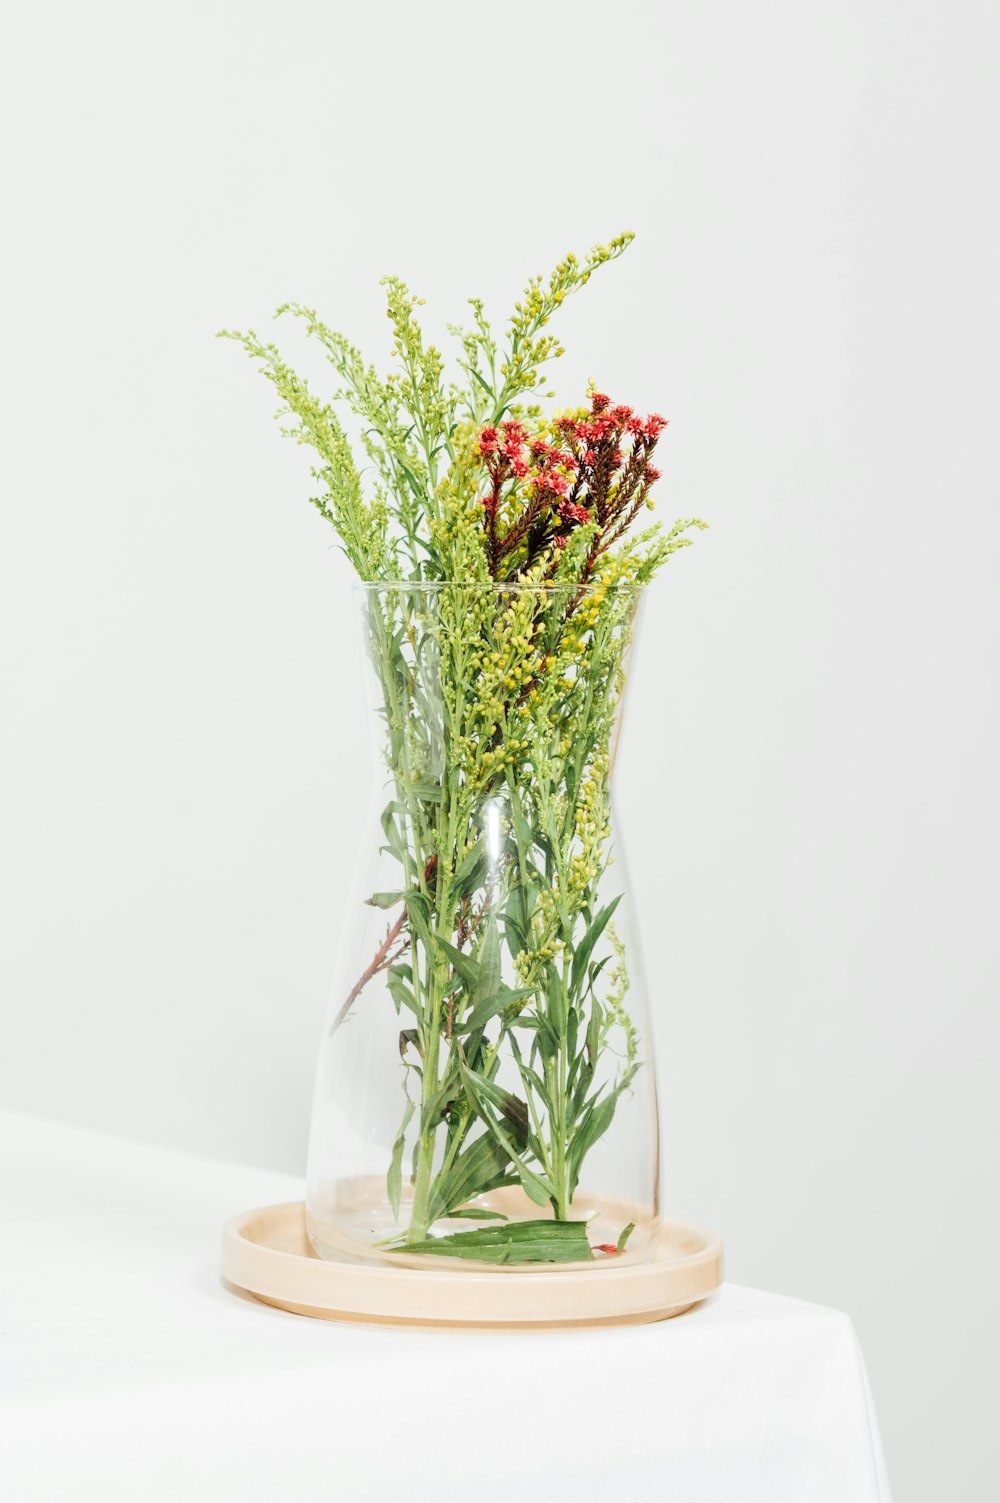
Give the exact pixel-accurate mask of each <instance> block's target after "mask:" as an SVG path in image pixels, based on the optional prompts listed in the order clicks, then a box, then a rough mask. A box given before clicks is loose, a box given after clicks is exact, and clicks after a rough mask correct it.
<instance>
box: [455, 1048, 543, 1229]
mask: <svg viewBox="0 0 1000 1503" xmlns="http://www.w3.org/2000/svg"><path fill="white" fill-rule="evenodd" d="M458 1067H459V1069H460V1070H461V1072H462V1079H463V1081H464V1082H465V1089H466V1092H467V1094H468V1097H469V1101H470V1102H471V1104H472V1107H473V1110H474V1111H475V1112H476V1113H477V1115H478V1116H480V1117H481V1118H482V1119H483V1121H484V1122H485V1123H486V1126H487V1127H488V1128H489V1130H490V1132H491V1133H493V1135H494V1136H495V1137H496V1138H497V1139H498V1140H499V1142H500V1143H501V1145H502V1146H503V1147H504V1149H505V1150H506V1152H507V1156H508V1157H509V1158H510V1159H511V1161H512V1162H513V1164H514V1168H515V1170H516V1171H517V1177H518V1179H519V1180H520V1181H521V1188H522V1189H523V1190H524V1193H525V1195H527V1196H528V1198H529V1200H533V1201H534V1202H535V1205H537V1206H544V1205H547V1204H548V1203H549V1201H550V1200H551V1198H552V1195H553V1193H554V1192H553V1189H552V1186H551V1185H550V1184H549V1183H548V1181H547V1179H545V1178H544V1177H543V1176H542V1175H539V1174H536V1173H535V1172H534V1170H533V1169H529V1168H528V1166H527V1164H526V1163H525V1162H524V1160H523V1158H522V1157H521V1155H520V1153H519V1152H518V1150H517V1148H516V1147H515V1145H514V1143H513V1142H512V1141H511V1138H510V1135H509V1134H508V1133H507V1132H506V1131H505V1130H504V1128H503V1126H502V1125H501V1124H500V1123H499V1122H498V1121H497V1119H496V1118H495V1117H494V1116H493V1115H492V1113H491V1112H490V1111H489V1110H488V1109H487V1105H486V1103H487V1102H488V1103H489V1104H490V1105H491V1106H495V1107H496V1108H497V1110H498V1111H500V1112H501V1113H503V1112H504V1107H505V1106H506V1104H507V1103H506V1098H507V1097H508V1096H509V1095H510V1092H509V1091H503V1090H501V1088H500V1087H499V1086H497V1085H494V1083H493V1081H492V1080H487V1078H486V1076H485V1075H479V1074H477V1073H476V1071H475V1070H470V1069H469V1067H468V1065H467V1064H466V1063H465V1062H464V1060H459V1062H458ZM525 1110H527V1108H525Z"/></svg>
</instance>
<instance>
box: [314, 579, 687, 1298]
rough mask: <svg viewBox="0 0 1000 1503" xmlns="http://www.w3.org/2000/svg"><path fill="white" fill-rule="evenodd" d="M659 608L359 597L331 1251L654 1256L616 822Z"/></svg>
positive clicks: (499, 589)
mask: <svg viewBox="0 0 1000 1503" xmlns="http://www.w3.org/2000/svg"><path fill="white" fill-rule="evenodd" d="M640 594H641V592H640V591H639V590H637V589H636V588H635V587H633V586H619V587H618V588H617V590H616V591H615V592H614V594H613V596H611V597H610V598H609V592H608V591H603V592H601V593H600V595H598V593H597V592H596V591H594V592H591V591H589V590H587V589H582V590H581V589H578V588H577V589H572V590H561V589H558V588H556V587H554V586H552V585H538V586H518V587H516V588H508V587H503V586H490V585H483V586H472V585H458V584H456V585H450V584H445V585H437V586H429V585H406V584H398V585H386V586H371V587H361V588H359V589H358V591H357V595H358V599H359V604H360V617H361V630H362V636H363V641H364V646H365V651H366V654H367V657H368V660H369V662H370V665H371V669H372V674H371V682H372V684H373V691H374V692H373V702H374V716H373V724H374V728H375V742H376V748H377V774H378V775H377V786H376V789H375V797H374V801H373V807H372V816H371V828H370V834H369V836H368V838H367V843H366V846H365V848H363V850H362V852H361V860H360V862H359V872H358V881H357V886H356V893H355V899H354V900H353V901H352V905H351V906H350V908H349V909H348V912H347V915H346V919H345V934H344V936H343V941H342V945H341V965H340V968H339V974H338V976H337V978H336V983H335V986H334V991H333V997H332V1002H331V1008H330V1013H329V1018H328V1022H327V1027H326V1029H325V1031H324V1037H323V1041H322V1047H321V1051H320V1058H319V1065H318V1070H317V1076H316V1087H315V1096H314V1102H313V1115H312V1127H311V1134H310V1148H309V1170H308V1189H307V1206H306V1209H307V1225H308V1230H309V1236H310V1239H311V1241H312V1244H313V1246H314V1248H315V1249H316V1251H317V1252H318V1253H319V1254H320V1255H321V1256H326V1257H336V1258H339V1259H343V1258H345V1257H346V1258H351V1257H353V1258H361V1259H364V1260H365V1261H371V1260H377V1261H380V1262H394V1263H402V1264H404V1265H406V1266H418V1267H419V1266H432V1265H433V1266H435V1267H438V1268H440V1267H441V1266H442V1264H441V1260H442V1258H444V1257H447V1258H448V1259H449V1266H452V1267H454V1268H456V1269H462V1268H463V1267H470V1268H471V1267H474V1266H475V1264H476V1263H477V1262H478V1263H482V1262H489V1263H491V1264H497V1263H500V1264H506V1265H510V1266H521V1267H524V1268H530V1267H539V1266H541V1267H544V1266H545V1265H547V1264H551V1263H553V1262H557V1263H584V1264H588V1265H592V1266H594V1267H598V1266H600V1264H601V1263H602V1262H606V1261H608V1260H615V1261H619V1260H621V1259H622V1258H628V1259H637V1258H642V1257H643V1256H644V1255H646V1254H647V1253H648V1251H649V1248H650V1246H651V1240H652V1238H653V1236H654V1234H655V1230H656V1222H657V1216H658V1178H659V1169H658V1144H659V1137H658V1124H657V1101H656V1082H655V1076H654V1066H653V1050H652V1039H651V1035H650V1025H649V1016H648V1009H647V1006H646V996H645V990H644V985H643V979H642V970H641V962H640V956H639V947H638V939H637V936H636V933H635V929H634V925H633V923H632V915H631V910H630V903H629V894H628V885H627V880H626V873H625V864H624V860H623V856H622V850H621V845H620V843H619V841H618V838H617V836H616V834H615V832H614V829H613V824H612V811H611V774H612V767H613V762H614V749H615V744H616V741H617V737H618V734H619V729H620V723H621V709H622V701H623V696H624V690H625V684H626V680H627V670H628V665H629V661H630V653H631V649H632V645H633V642H634V637H635V632H636V625H637V615H638V606H639V597H640ZM550 647H555V649H556V650H554V651H550V650H549V649H550ZM452 1260H454V1261H452Z"/></svg>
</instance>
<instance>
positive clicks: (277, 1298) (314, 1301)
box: [222, 1201, 722, 1328]
mask: <svg viewBox="0 0 1000 1503" xmlns="http://www.w3.org/2000/svg"><path fill="white" fill-rule="evenodd" d="M254 1231H256V1233H257V1237H256V1238H255V1237H254V1236H252V1235H249V1234H250V1233H251V1232H254ZM276 1232H277V1233H280V1235H281V1236H282V1237H283V1238H285V1239H286V1240H287V1239H288V1238H289V1237H292V1238H294V1237H295V1236H296V1235H297V1234H298V1233H301V1237H302V1241H303V1244H304V1246H308V1241H307V1236H306V1222H305V1205H304V1203H303V1202H302V1201H285V1202H280V1203H278V1204H275V1205H269V1206H260V1207H257V1208H255V1209H253V1210H249V1211H243V1212H242V1213H241V1214H240V1215H238V1216H234V1217H232V1219H231V1220H230V1221H229V1222H227V1224H226V1226H225V1229H224V1231H223V1236H222V1273H223V1277H224V1279H225V1280H226V1281H227V1282H228V1283H229V1284H231V1285H233V1286H235V1288H236V1289H237V1290H239V1291H243V1292H244V1293H246V1294H249V1295H251V1296H253V1297H254V1298H255V1299H257V1300H260V1301H262V1302H263V1303H265V1304H269V1305H275V1306H277V1307H278V1308H280V1309H284V1310H290V1311H292V1312H293V1313H295V1314H301V1315H310V1316H313V1317H317V1318H321V1319H327V1320H348V1321H362V1322H372V1321H374V1322H378V1323H387V1324H404V1325H436V1326H482V1327H494V1328H496V1327H521V1328H523V1327H536V1328H538V1327H545V1326H551V1327H559V1326H563V1327H565V1326H589V1325H609V1324H611V1325H617V1324H636V1323H643V1322H646V1321H656V1320H664V1319H667V1318H669V1317H670V1316H676V1315H679V1314H682V1313H683V1312H684V1311H685V1310H688V1309H690V1308H691V1306H692V1305H694V1304H697V1303H698V1302H700V1301H701V1300H703V1299H705V1298H706V1297H707V1296H708V1295H709V1294H711V1293H713V1291H714V1290H716V1289H717V1288H718V1287H719V1285H720V1284H721V1283H722V1243H721V1241H720V1239H719V1238H718V1237H717V1236H716V1235H715V1233H714V1232H710V1231H706V1230H705V1229H703V1228H701V1227H699V1226H695V1225H693V1224H692V1223H690V1222H684V1221H677V1220H674V1219H673V1218H667V1217H665V1218H662V1219H661V1222H660V1229H659V1235H658V1242H657V1246H658V1247H660V1248H664V1247H666V1248H670V1249H671V1250H676V1251H679V1252H680V1256H678V1257H674V1258H673V1259H672V1260H671V1261H665V1260H657V1259H656V1258H655V1257H654V1258H651V1259H648V1260H646V1261H644V1262H637V1263H631V1264H623V1265H622V1266H620V1267H615V1265H614V1264H613V1263H612V1262H610V1261H609V1262H608V1263H607V1264H604V1265H602V1266H601V1268H600V1269H594V1268H590V1267H581V1266H580V1265H579V1264H575V1265H574V1264H570V1265H566V1266H560V1265H557V1264H556V1265H551V1266H547V1267H545V1268H532V1269H517V1268H510V1267H506V1268H497V1267H491V1266H490V1265H489V1264H476V1265H474V1266H469V1265H468V1264H466V1265H464V1266H463V1267H461V1268H460V1269H454V1268H444V1267H442V1268H386V1267H385V1266H383V1265H379V1264H367V1263H348V1262H346V1261H345V1262H338V1261H336V1260H334V1259H326V1258H320V1257H319V1256H317V1255H316V1254H314V1253H311V1252H306V1253H299V1252H294V1251H289V1250H287V1249H286V1248H282V1247H280V1246H274V1245H271V1244H270V1243H269V1242H268V1240H267V1238H268V1237H269V1236H270V1237H271V1238H272V1241H273V1240H274V1238H275V1235H276ZM683 1244H687V1245H688V1250H685V1247H684V1246H683Z"/></svg>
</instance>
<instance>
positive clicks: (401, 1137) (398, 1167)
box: [386, 1101, 416, 1218]
mask: <svg viewBox="0 0 1000 1503" xmlns="http://www.w3.org/2000/svg"><path fill="white" fill-rule="evenodd" d="M415 1109H416V1106H415V1103H414V1102H412V1101H407V1103H406V1110H405V1111H404V1113H403V1120H402V1122H401V1123H400V1126H399V1132H398V1133H397V1134H396V1141H395V1142H394V1143H393V1145H392V1161H391V1163H390V1165H389V1173H388V1175H387V1176H386V1190H387V1191H388V1195H389V1204H390V1205H391V1206H392V1214H393V1216H394V1217H395V1218H398V1216H399V1197H400V1192H401V1190H402V1184H403V1148H404V1146H405V1143H406V1129H407V1128H408V1127H409V1125H410V1118H411V1117H412V1116H413V1113H414V1111H415Z"/></svg>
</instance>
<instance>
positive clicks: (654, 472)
mask: <svg viewBox="0 0 1000 1503" xmlns="http://www.w3.org/2000/svg"><path fill="white" fill-rule="evenodd" d="M659 478H660V472H659V470H658V469H657V468H656V466H655V464H648V465H647V466H646V479H647V480H648V481H649V483H650V485H652V483H653V481H654V480H659Z"/></svg>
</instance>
